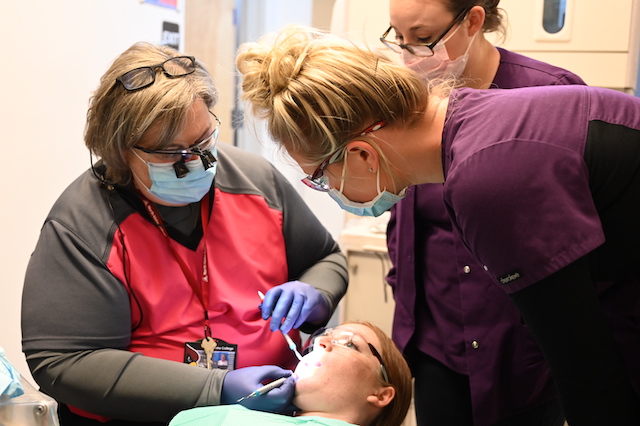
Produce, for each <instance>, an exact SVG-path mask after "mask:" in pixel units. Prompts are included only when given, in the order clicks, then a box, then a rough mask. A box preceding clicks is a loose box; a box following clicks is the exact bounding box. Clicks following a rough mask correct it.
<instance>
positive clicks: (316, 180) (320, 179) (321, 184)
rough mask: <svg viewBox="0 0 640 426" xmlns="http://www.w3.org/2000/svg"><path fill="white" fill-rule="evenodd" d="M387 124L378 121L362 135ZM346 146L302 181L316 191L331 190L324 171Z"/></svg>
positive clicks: (325, 160) (333, 153) (336, 151)
mask: <svg viewBox="0 0 640 426" xmlns="http://www.w3.org/2000/svg"><path fill="white" fill-rule="evenodd" d="M386 124H387V123H385V122H384V121H378V122H377V123H375V124H372V125H371V126H369V127H367V128H366V129H365V130H364V131H363V132H362V133H360V136H365V135H366V134H368V133H373V132H375V131H376V130H380V129H382V128H383V127H384V126H386ZM345 148H346V147H344V146H343V147H341V148H338V149H337V150H335V151H333V152H332V153H331V154H329V156H328V157H327V158H325V159H324V161H323V162H322V163H320V165H319V166H318V167H317V168H316V169H315V170H314V172H313V173H312V174H310V175H308V176H306V177H304V178H302V183H304V184H305V185H307V186H308V187H309V188H311V189H315V190H316V191H321V192H327V191H329V189H330V188H329V181H328V180H327V177H326V176H324V171H325V169H326V168H327V166H328V165H329V164H333V163H335V162H336V161H338V159H339V158H340V156H341V155H342V153H343V151H344V149H345Z"/></svg>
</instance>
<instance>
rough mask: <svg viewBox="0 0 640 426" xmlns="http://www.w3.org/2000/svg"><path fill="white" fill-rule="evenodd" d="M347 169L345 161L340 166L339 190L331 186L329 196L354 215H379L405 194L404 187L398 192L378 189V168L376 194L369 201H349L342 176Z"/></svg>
mask: <svg viewBox="0 0 640 426" xmlns="http://www.w3.org/2000/svg"><path fill="white" fill-rule="evenodd" d="M346 170H347V164H346V162H345V164H344V166H343V167H342V177H341V179H340V190H337V189H335V188H331V189H330V190H329V196H330V197H331V198H333V200H334V201H335V202H336V203H338V205H339V206H340V207H341V208H342V209H343V210H345V211H348V212H349V213H352V214H355V215H356V216H380V215H381V214H382V213H384V212H386V211H387V210H389V209H390V208H391V207H393V206H394V205H395V204H396V203H397V202H398V201H400V200H402V199H403V198H404V197H405V195H406V188H405V189H403V190H402V191H401V192H400V194H398V195H396V194H392V193H391V192H389V191H387V190H384V191H380V168H378V175H377V176H376V185H377V190H378V195H377V196H376V197H375V198H374V199H373V200H371V201H367V202H365V203H358V202H356V201H351V200H350V199H348V198H347V197H346V196H345V195H344V194H343V193H342V190H343V188H344V177H345V172H346Z"/></svg>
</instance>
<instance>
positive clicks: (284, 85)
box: [236, 26, 427, 163]
mask: <svg viewBox="0 0 640 426" xmlns="http://www.w3.org/2000/svg"><path fill="white" fill-rule="evenodd" d="M236 64H237V67H238V69H239V71H240V73H241V74H242V75H243V80H242V90H243V92H244V93H243V95H242V98H243V99H244V100H246V101H249V106H250V109H251V110H252V112H253V113H254V114H255V115H257V116H258V117H260V118H263V119H266V122H267V126H268V129H269V132H270V134H271V136H272V138H273V139H274V140H275V141H277V142H279V143H280V144H282V145H283V146H285V148H286V149H287V150H289V151H294V152H298V153H300V154H301V155H303V156H304V157H305V158H306V159H308V160H310V161H312V162H314V163H320V162H321V161H322V160H324V159H325V158H326V156H327V155H329V154H330V153H332V152H334V151H337V150H338V149H339V148H341V147H343V146H345V145H346V143H347V142H349V141H350V140H351V139H352V138H354V137H355V136H357V135H359V134H360V133H361V132H362V131H363V130H364V129H365V128H367V127H368V126H370V125H371V124H373V123H374V122H376V121H385V122H386V124H387V126H389V127H393V126H396V125H397V126H409V125H411V124H412V123H413V122H415V121H416V120H417V119H418V118H420V117H422V116H423V114H424V111H425V108H426V105H427V89H426V88H425V87H424V84H423V83H422V81H421V80H420V79H419V78H418V77H417V76H416V75H415V74H414V73H413V72H412V71H411V70H409V69H407V68H405V67H404V66H402V65H399V64H394V63H393V62H392V61H391V60H389V59H388V58H387V57H385V56H382V55H381V54H376V53H374V52H372V51H370V50H368V49H366V48H364V47H360V46H358V45H356V44H355V43H352V42H349V41H347V40H345V39H343V38H339V37H337V36H332V35H328V34H326V33H322V32H320V31H318V30H315V29H312V28H306V27H301V26H289V27H287V28H285V29H284V30H283V31H282V32H280V33H279V34H278V35H277V37H276V39H275V41H273V42H272V41H271V40H270V39H266V38H263V39H262V40H260V41H259V42H258V43H247V44H244V45H243V46H241V48H240V53H239V55H238V57H237V60H236Z"/></svg>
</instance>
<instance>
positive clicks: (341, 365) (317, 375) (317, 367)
mask: <svg viewBox="0 0 640 426" xmlns="http://www.w3.org/2000/svg"><path fill="white" fill-rule="evenodd" d="M333 330H335V333H334V335H339V334H340V331H348V332H351V333H353V337H352V339H351V343H350V344H349V347H345V346H342V345H341V344H336V343H333V342H332V337H331V336H322V337H319V338H317V339H316V340H315V343H314V350H313V351H312V352H310V353H309V354H307V355H305V356H304V357H303V359H302V361H300V363H299V364H298V367H297V368H296V371H295V373H296V374H297V375H298V377H299V379H298V382H297V384H296V395H295V397H294V399H293V402H294V404H296V406H298V407H299V408H300V409H301V410H302V411H322V412H328V413H335V412H339V411H340V409H341V408H343V407H350V408H353V406H354V404H365V403H366V397H367V396H368V395H370V394H372V393H375V390H376V389H377V388H379V387H380V383H379V379H378V377H379V374H380V373H379V371H380V363H379V361H378V359H377V358H376V357H375V356H374V355H373V354H372V353H371V350H370V348H369V346H368V345H367V343H371V344H372V345H373V346H375V347H376V348H377V349H378V351H380V342H379V340H378V338H377V336H376V334H375V333H374V332H373V331H372V330H371V329H370V328H368V327H366V326H364V325H361V324H344V325H341V326H339V327H336V328H335V329H333Z"/></svg>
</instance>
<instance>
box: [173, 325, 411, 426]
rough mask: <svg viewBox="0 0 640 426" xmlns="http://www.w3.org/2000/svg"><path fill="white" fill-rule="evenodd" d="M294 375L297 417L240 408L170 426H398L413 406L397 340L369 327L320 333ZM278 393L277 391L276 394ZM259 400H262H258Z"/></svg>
mask: <svg viewBox="0 0 640 426" xmlns="http://www.w3.org/2000/svg"><path fill="white" fill-rule="evenodd" d="M306 350H307V351H308V352H307V353H306V355H305V356H304V357H303V358H302V360H301V361H300V363H299V364H298V366H297V368H296V369H295V372H294V374H293V378H292V380H296V391H295V395H294V397H293V403H294V404H295V406H296V407H297V408H298V410H297V411H296V412H295V415H294V416H293V417H290V416H284V415H281V414H272V413H265V412H262V411H254V410H249V409H247V408H245V407H243V406H242V405H240V404H233V405H223V406H215V407H200V408H193V409H190V410H185V411H182V412H181V413H179V414H178V415H177V416H176V417H174V418H173V420H172V421H171V423H169V426H187V425H189V426H195V425H207V426H218V425H220V426H222V425H224V426H229V425H247V424H259V425H283V424H290V425H298V424H313V425H331V426H344V425H349V424H353V425H360V426H382V425H385V426H398V425H400V424H401V423H402V422H403V420H404V418H405V416H406V414H407V411H408V409H409V405H410V402H411V372H410V370H409V367H408V366H407V363H406V361H405V360H404V358H403V357H402V354H401V353H400V352H399V351H398V349H397V348H396V346H395V345H394V343H393V341H392V340H391V339H390V338H389V337H388V336H387V335H386V334H385V333H384V332H383V331H382V330H380V329H379V328H378V327H376V326H375V325H373V324H370V323H368V322H354V323H346V324H342V325H340V326H338V327H336V328H329V329H320V330H319V331H318V332H316V333H315V334H314V335H312V336H311V337H310V338H309V344H308V348H307V349H306ZM274 391H277V390H274ZM255 398H260V396H256V397H255Z"/></svg>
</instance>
